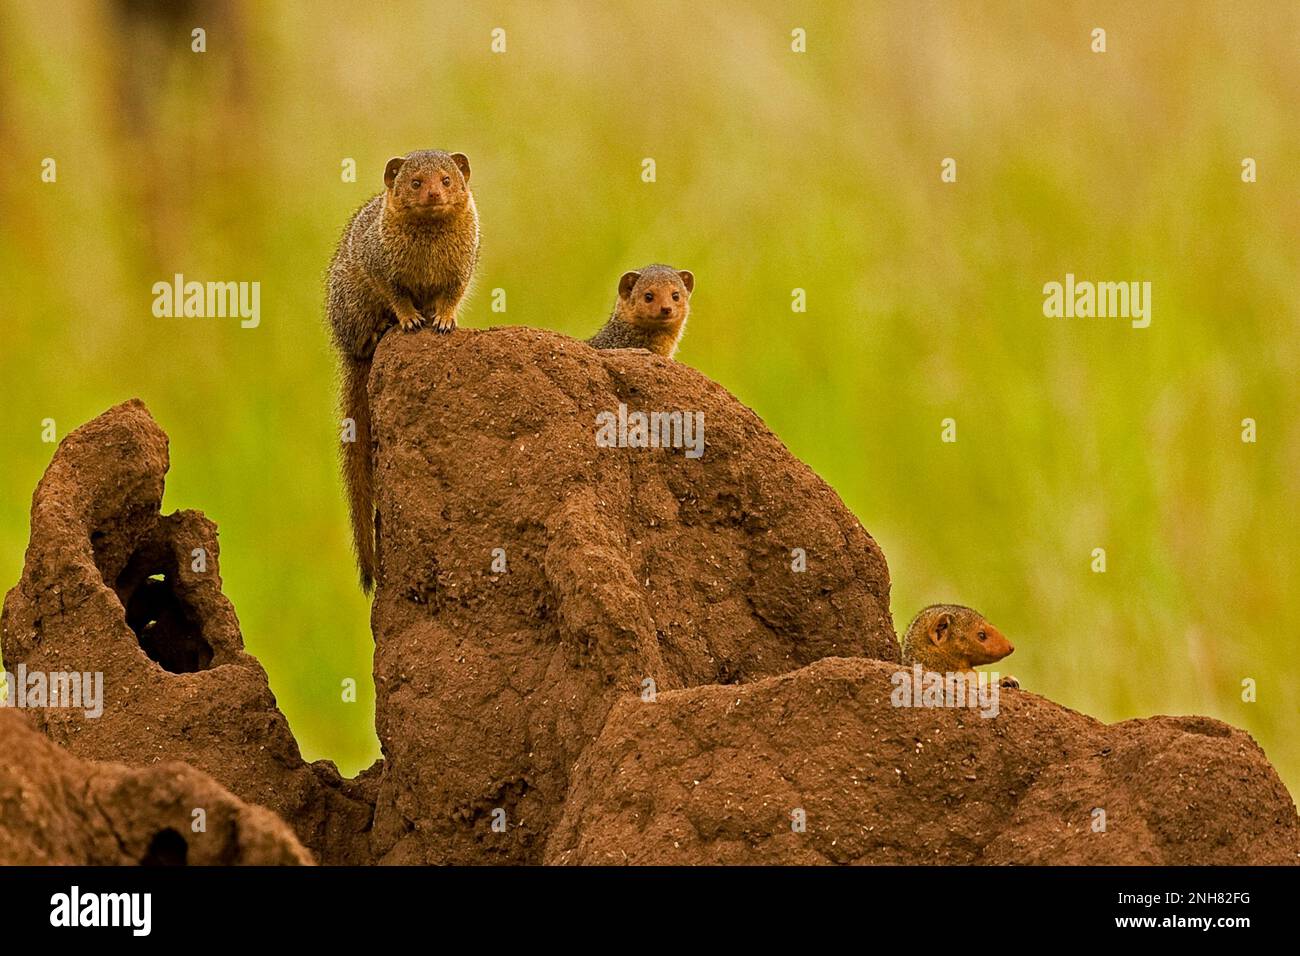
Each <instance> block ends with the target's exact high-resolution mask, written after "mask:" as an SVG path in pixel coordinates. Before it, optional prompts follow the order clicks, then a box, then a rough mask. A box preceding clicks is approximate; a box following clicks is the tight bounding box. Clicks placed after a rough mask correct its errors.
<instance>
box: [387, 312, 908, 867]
mask: <svg viewBox="0 0 1300 956" xmlns="http://www.w3.org/2000/svg"><path fill="white" fill-rule="evenodd" d="M370 388H371V395H372V403H373V408H374V419H375V436H376V444H377V471H376V483H377V489H378V490H377V505H378V510H379V514H380V519H381V520H380V526H381V528H382V534H381V536H380V542H379V545H380V547H379V568H380V574H379V587H378V594H377V598H376V601H375V608H374V616H373V625H374V632H375V634H376V637H377V642H378V646H377V649H376V657H375V677H376V683H377V688H376V692H377V697H378V702H377V711H378V718H377V719H378V730H379V737H380V740H381V741H382V743H383V746H384V755H385V760H386V772H385V777H384V783H383V786H382V788H381V794H380V802H379V806H378V807H377V810H376V817H375V831H376V835H377V837H378V842H379V845H378V847H377V850H378V851H379V852H382V853H386V854H387V857H386V858H387V859H389V860H392V861H400V862H453V863H471V862H482V861H487V860H495V861H500V862H524V861H537V860H540V857H541V852H542V848H543V845H544V842H545V839H546V837H547V834H548V832H549V830H550V828H551V825H552V823H553V822H554V821H555V819H557V817H558V815H559V811H560V808H561V805H562V803H563V801H564V795H565V793H566V791H567V789H568V782H569V781H568V778H569V770H570V768H571V767H572V765H573V762H574V761H575V760H576V759H577V757H578V755H579V754H580V753H581V752H582V749H583V747H584V746H586V744H587V742H588V741H589V740H590V739H591V738H593V737H594V736H595V735H596V734H597V733H599V732H600V729H601V727H602V726H603V724H604V720H605V715H606V712H607V711H608V710H609V707H610V706H611V705H612V704H613V702H614V701H615V700H616V699H618V698H619V697H621V696H626V695H628V694H636V693H638V692H639V691H641V689H642V688H643V687H644V686H645V685H644V682H645V681H647V680H653V681H654V684H655V685H656V686H657V688H658V689H659V690H661V691H662V690H665V689H668V688H679V687H690V686H694V685H698V684H715V683H721V684H733V683H738V682H741V681H751V680H757V679H760V678H763V677H768V676H771V675H774V674H780V673H784V672H786V671H789V670H793V669H794V668H797V667H800V666H802V665H804V664H807V663H809V662H811V661H814V660H817V659H819V658H822V657H826V656H829V655H836V656H850V655H869V656H872V657H879V658H886V659H896V658H897V654H898V651H897V644H896V639H895V636H894V632H893V628H892V625H891V623H890V620H889V616H888V614H887V608H888V605H889V575H888V571H887V569H886V567H885V561H884V557H883V556H882V555H881V553H880V549H879V548H878V547H877V546H876V543H875V542H874V541H873V540H872V539H871V537H870V536H869V535H868V534H867V533H866V532H865V531H864V530H863V529H862V527H861V525H859V523H858V521H857V519H856V518H855V517H854V516H853V515H852V514H851V513H850V512H849V511H848V509H847V508H845V507H844V505H843V503H842V502H841V501H840V499H839V498H838V497H837V496H836V494H835V492H834V491H832V490H831V489H830V488H829V487H828V486H827V485H826V484H825V482H823V481H822V480H821V479H820V478H818V477H817V476H816V475H815V474H813V472H812V471H810V470H809V469H808V467H807V466H806V465H804V464H803V463H801V462H800V461H798V460H797V459H795V458H794V457H793V456H792V455H791V454H790V452H789V451H787V450H786V448H785V446H784V445H782V444H781V442H780V441H779V440H778V439H777V438H776V437H775V436H774V435H773V434H772V433H771V432H770V431H769V430H768V429H767V428H766V427H765V426H764V425H763V423H762V422H761V421H760V420H759V418H758V417H757V416H756V415H755V414H754V413H753V412H751V411H750V410H749V409H747V408H745V407H744V406H743V405H741V404H740V403H739V402H737V401H736V400H735V399H734V398H733V397H732V396H731V395H730V394H729V393H728V392H727V391H726V390H725V389H723V388H721V387H720V386H718V385H716V384H715V383H713V382H711V381H709V380H708V379H706V378H705V377H704V376H702V375H700V374H699V373H698V372H696V371H694V370H693V369H690V368H688V367H686V366H684V365H679V364H676V363H674V362H670V361H667V360H665V359H661V358H659V357H657V356H650V355H642V354H628V353H624V352H597V351H595V350H593V349H591V348H590V347H588V346H586V345H584V344H582V343H580V342H576V341H574V340H572V339H568V338H565V337H563V336H560V335H555V334H553V333H548V332H539V331H535V330H532V329H523V328H514V329H494V330H491V331H487V332H472V331H461V332H457V333H455V334H454V335H452V336H450V337H440V336H438V335H436V334H435V333H433V332H427V333H417V334H413V335H389V336H387V337H385V339H384V340H383V342H382V343H381V344H380V347H379V351H378V354H377V356H376V361H375V367H374V371H373V373H372V376H371V380H370ZM620 403H622V404H624V405H626V406H627V411H628V414H630V413H632V412H638V411H641V412H647V413H649V412H673V411H690V412H703V413H704V423H705V437H706V443H705V446H704V452H703V455H702V456H699V457H688V456H687V455H686V454H685V449H684V448H675V449H665V448H628V447H624V448H619V447H613V448H611V447H600V446H598V444H597V441H596V433H597V415H598V414H599V413H601V412H608V413H611V414H613V415H615V416H617V415H618V411H619V405H620ZM669 437H670V438H671V437H672V435H671V434H670V436H669ZM796 548H799V549H803V553H804V554H805V555H806V561H807V569H806V570H804V571H801V572H796V571H795V570H793V568H792V564H793V562H794V560H795V559H794V558H793V557H792V551H793V549H796ZM495 549H501V552H504V556H505V561H506V566H507V570H506V572H505V573H495V572H494V570H493V566H492V565H493V557H494V551H495ZM497 554H498V555H500V552H497ZM502 814H504V816H502ZM494 820H495V821H496V822H497V823H498V826H500V824H501V822H502V821H503V820H504V823H505V825H506V829H505V832H499V831H498V830H493V828H492V825H493V822H494Z"/></svg>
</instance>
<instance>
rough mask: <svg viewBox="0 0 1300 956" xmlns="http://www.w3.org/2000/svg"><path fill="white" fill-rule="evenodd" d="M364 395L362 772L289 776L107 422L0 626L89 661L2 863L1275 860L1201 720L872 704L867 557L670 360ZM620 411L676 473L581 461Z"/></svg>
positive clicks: (887, 693)
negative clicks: (370, 751) (376, 746)
mask: <svg viewBox="0 0 1300 956" xmlns="http://www.w3.org/2000/svg"><path fill="white" fill-rule="evenodd" d="M370 392H371V400H372V406H373V418H374V436H375V445H374V448H373V452H374V455H375V464H376V493H377V498H376V505H377V508H378V527H379V532H380V533H379V536H378V543H379V551H378V556H379V580H378V589H377V593H376V598H375V604H374V609H373V613H372V628H373V632H374V636H375V641H376V646H375V671H374V675H375V683H376V694H377V710H376V722H377V731H378V734H379V739H380V742H381V745H382V748H383V753H384V760H383V761H381V762H379V763H377V764H376V765H375V766H374V767H372V768H371V769H370V770H368V771H366V772H365V773H364V774H362V775H360V776H359V777H357V778H355V779H353V780H345V779H343V778H341V777H340V776H339V774H338V772H337V771H336V769H335V768H334V766H333V764H331V763H329V762H327V761H321V762H317V763H314V764H309V763H307V762H305V761H304V760H303V759H302V756H301V754H300V751H299V749H298V746H297V743H296V742H295V740H294V738H293V736H292V734H291V732H290V729H289V726H288V724H287V722H286V721H285V719H284V717H283V715H282V714H281V713H280V711H279V709H278V708H277V706H276V702H275V698H274V696H273V695H272V693H271V691H270V688H269V685H268V682H267V677H266V674H265V672H264V671H263V669H262V667H261V665H260V664H259V663H258V662H257V661H256V660H255V659H254V658H252V657H251V656H250V655H248V654H247V653H246V652H245V651H244V647H243V640H242V638H241V636H240V633H239V626H238V622H237V620H236V617H235V612H234V609H233V608H232V607H231V605H230V603H229V601H228V600H227V599H226V598H225V596H224V595H223V594H222V590H221V578H220V574H219V572H218V558H219V554H218V548H217V534H216V528H215V526H214V525H213V524H212V522H210V521H209V520H208V519H207V518H205V517H204V516H203V515H202V514H200V513H198V512H193V511H182V512H177V513H174V514H170V515H162V514H161V513H160V503H161V500H162V491H163V480H164V477H165V474H166V471H167V467H168V450H167V438H166V436H165V435H164V434H163V432H162V430H161V429H160V428H159V427H158V425H157V424H156V423H155V422H154V421H153V419H152V418H151V417H150V415H149V413H148V411H147V410H146V409H145V407H144V405H143V404H141V403H140V402H138V401H132V402H127V403H125V404H123V405H119V406H117V407H115V408H112V409H110V410H109V411H108V412H106V413H104V414H103V415H101V416H100V417H99V418H97V419H95V420H94V421H92V422H90V423H88V424H86V425H85V426H83V427H82V428H79V429H77V430H76V431H75V432H73V433H72V434H70V435H69V436H68V437H67V438H66V439H64V441H63V443H62V444H61V445H60V446H59V448H58V450H57V451H56V452H55V455H54V458H53V460H52V461H51V463H50V466H49V468H48V470H47V472H46V474H45V476H44V477H43V478H42V480H41V482H40V484H39V485H38V487H37V489H36V493H35V495H34V497H33V502H32V533H31V541H30V544H29V547H28V551H27V555H26V563H25V566H24V569H23V574H22V578H21V580H20V581H19V583H18V585H17V586H16V587H14V588H13V589H12V590H11V591H10V592H9V594H8V596H7V597H6V600H5V605H4V610H3V614H2V615H0V639H2V641H3V654H4V662H5V667H6V669H7V670H9V671H15V670H16V669H17V668H18V667H19V666H23V667H25V668H27V669H28V670H29V671H77V672H95V671H99V672H102V673H103V675H104V713H103V715H102V716H100V717H98V718H93V717H87V716H86V715H85V714H83V713H82V712H80V711H79V710H75V709H54V708H48V709H43V708H40V707H36V708H29V709H27V710H24V711H20V712H17V713H13V712H6V711H3V710H0V758H2V759H0V863H16V862H122V863H129V862H141V861H146V860H147V861H148V862H175V861H176V857H177V856H178V854H180V853H181V852H182V849H183V850H184V853H185V855H186V857H187V860H188V862H192V863H197V862H213V863H233V862H250V863H252V862H305V861H307V860H308V859H309V857H308V856H307V853H306V850H304V847H305V848H306V849H307V850H310V851H311V853H312V854H314V855H315V858H316V860H318V861H319V862H323V863H372V862H377V863H542V862H545V863H552V864H586V863H826V862H834V863H1054V864H1056V863H1125V864H1134V863H1228V864H1233V863H1240V864H1252V863H1253V864H1259V863H1295V862H1297V854H1298V853H1300V821H1298V818H1297V815H1296V809H1295V805H1294V803H1293V802H1292V800H1291V797H1290V795H1289V794H1288V793H1287V791H1286V789H1285V788H1284V787H1283V785H1282V783H1281V781H1280V780H1279V778H1278V776H1277V774H1276V772H1275V771H1274V770H1273V768H1272V767H1271V766H1270V765H1269V763H1268V761H1267V759H1266V758H1265V756H1264V754H1263V752H1262V751H1261V750H1260V748H1259V747H1258V746H1257V745H1256V744H1255V743H1254V741H1253V740H1251V738H1250V737H1249V736H1248V735H1247V734H1245V733H1243V732H1242V731H1239V730H1236V729H1234V728H1232V727H1229V726H1227V725H1225V724H1222V723H1219V722H1217V721H1214V720H1209V719H1206V718H1200V717H1181V718H1174V717H1154V718H1150V719H1146V720H1133V721H1127V722H1124V723H1120V724H1115V725H1110V726H1107V725H1103V724H1101V723H1099V722H1097V721H1095V720H1093V719H1092V718H1089V717H1086V716H1083V715H1081V714H1078V713H1075V712H1073V711H1071V710H1068V709H1067V708H1064V707H1061V706H1060V705H1057V704H1054V703H1052V702H1051V701H1048V700H1046V699H1044V698H1041V697H1038V696H1036V695H1034V694H1032V693H1028V692H1025V691H1019V690H1014V689H1002V690H1001V691H1000V700H999V712H998V714H997V716H996V717H993V718H990V719H985V718H982V717H980V716H979V714H978V713H977V712H974V711H972V710H969V709H943V708H911V707H896V706H893V704H892V703H891V692H892V691H893V689H894V684H893V683H892V681H891V677H892V675H894V674H895V672H896V671H898V669H899V667H900V665H899V664H898V663H897V662H898V649H897V643H896V638H895V634H894V631H893V628H892V625H891V623H890V619H889V615H888V613H887V609H888V606H889V575H888V570H887V568H886V565H885V560H884V557H883V555H882V554H881V552H880V549H879V548H878V547H877V546H876V543H875V542H874V541H873V540H872V538H871V537H870V535H868V534H867V532H866V531H864V530H863V528H862V527H861V525H860V524H859V523H858V521H857V520H856V518H854V516H853V515H852V514H851V513H850V512H849V511H848V510H847V509H846V508H845V507H844V505H843V504H842V503H841V502H840V500H839V498H838V497H837V496H836V495H835V493H834V492H833V491H832V490H831V489H830V488H829V487H828V486H827V485H826V484H825V483H824V482H822V481H821V480H820V479H819V478H818V477H817V476H816V475H815V474H813V473H812V472H811V471H810V470H809V469H808V468H807V467H806V466H804V465H803V464H802V463H800V462H799V461H798V460H796V459H795V458H794V457H793V456H792V455H791V454H790V453H789V452H788V451H787V450H786V448H785V447H784V446H783V445H782V444H781V442H780V441H779V440H778V439H777V438H776V437H775V436H773V435H772V433H771V432H770V431H769V430H768V429H767V428H766V427H765V426H764V425H763V423H762V422H761V421H760V420H759V419H758V417H757V416H755V415H754V414H753V412H751V411H750V410H748V409H747V408H745V407H744V406H743V405H741V404H740V403H739V402H737V401H736V400H735V399H734V398H733V397H732V396H731V395H730V394H728V393H727V392H726V391H725V390H724V389H722V388H721V387H720V386H718V385H716V384H714V383H713V382H710V381H709V380H708V379H706V378H704V377H703V376H701V375H700V374H698V373H697V372H695V371H693V370H691V369H689V368H687V367H685V366H682V365H678V364H674V363H672V362H670V361H668V360H665V359H662V358H659V357H656V356H651V355H644V354H637V353H629V352H598V351H595V350H593V349H591V348H589V347H588V346H586V345H584V344H582V343H579V342H576V341H573V340H570V339H566V338H564V337H562V336H558V335H554V334H550V333H545V332H538V331H534V330H529V329H496V330H488V331H464V330H462V331H458V332H456V333H454V334H452V335H451V336H438V335H436V334H434V333H433V332H419V333H415V334H390V335H388V336H386V337H385V339H384V340H383V342H381V344H380V347H379V350H378V351H377V353H376V357H375V364H374V368H373V372H372V375H371V379H370ZM620 404H622V405H625V406H626V407H627V411H628V413H631V412H637V411H644V412H653V411H658V412H673V411H689V412H693V413H699V412H703V413H704V421H705V438H706V442H705V448H704V454H703V455H702V456H700V457H698V458H695V457H688V456H687V455H686V454H685V449H683V448H668V449H663V448H628V447H601V446H600V445H599V444H598V443H597V441H596V434H597V430H598V425H597V416H598V415H599V414H600V413H602V412H608V413H613V414H615V415H617V414H618V410H619V405H620ZM339 557H340V560H343V556H342V555H340V556H339ZM36 732H39V733H40V734H43V735H44V737H45V738H46V739H45V740H42V739H41V738H40V736H38V735H37V733H36ZM205 775H206V776H205ZM223 788H224V789H223ZM227 791H228V792H227ZM196 806H203V807H205V808H206V809H207V812H208V833H209V834H212V836H211V837H206V836H201V837H194V836H191V835H189V826H190V820H191V814H192V810H193V809H194V808H195V807H196ZM260 808H267V809H266V810H262V809H260ZM267 811H271V812H267ZM1098 811H1104V813H1105V828H1104V830H1102V829H1098V828H1097V823H1098V820H1099V817H1098ZM272 813H273V814H275V815H278V816H279V818H281V819H282V820H283V821H286V822H287V826H289V827H291V828H292V832H293V833H294V834H296V837H297V842H296V843H295V842H294V840H293V838H292V837H291V836H289V831H288V830H287V829H285V828H284V826H283V825H281V824H279V823H278V821H277V820H276V817H275V816H273V815H272ZM214 820H215V821H216V824H217V825H216V826H215V827H214ZM796 820H801V821H802V823H803V826H802V829H800V828H797V827H793V826H792V823H793V822H795V821H796ZM173 831H174V832H173ZM178 839H179V840H183V841H184V842H183V843H178V842H177V840H178ZM299 844H301V845H299Z"/></svg>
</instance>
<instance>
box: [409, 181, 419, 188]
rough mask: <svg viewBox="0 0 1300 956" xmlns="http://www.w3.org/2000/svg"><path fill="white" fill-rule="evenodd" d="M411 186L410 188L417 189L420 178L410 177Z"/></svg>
mask: <svg viewBox="0 0 1300 956" xmlns="http://www.w3.org/2000/svg"><path fill="white" fill-rule="evenodd" d="M411 188H412V189H419V188H420V180H418V179H412V180H411Z"/></svg>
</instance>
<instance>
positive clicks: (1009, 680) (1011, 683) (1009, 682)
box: [998, 674, 1020, 690]
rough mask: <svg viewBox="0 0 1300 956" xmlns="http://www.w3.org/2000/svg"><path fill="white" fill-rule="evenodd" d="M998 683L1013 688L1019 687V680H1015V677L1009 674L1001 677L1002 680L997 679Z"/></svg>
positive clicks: (1017, 688)
mask: <svg viewBox="0 0 1300 956" xmlns="http://www.w3.org/2000/svg"><path fill="white" fill-rule="evenodd" d="M998 683H999V684H1001V685H1002V686H1003V687H1010V688H1012V689H1013V690H1019V689H1020V681H1018V680H1016V678H1014V677H1012V676H1011V675H1010V674H1008V675H1007V676H1006V677H1004V678H1002V680H1000V681H998Z"/></svg>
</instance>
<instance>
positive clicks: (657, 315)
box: [618, 265, 695, 332]
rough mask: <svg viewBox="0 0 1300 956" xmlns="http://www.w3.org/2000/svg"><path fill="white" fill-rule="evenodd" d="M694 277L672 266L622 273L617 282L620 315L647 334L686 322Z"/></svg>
mask: <svg viewBox="0 0 1300 956" xmlns="http://www.w3.org/2000/svg"><path fill="white" fill-rule="evenodd" d="M694 289H695V276H693V275H692V274H691V273H689V272H687V271H685V270H681V271H678V270H677V269H674V268H672V267H671V266H660V265H650V266H646V267H645V268H644V269H641V270H640V271H638V272H625V273H623V278H621V279H619V280H618V298H619V303H620V304H621V306H622V309H621V310H620V311H621V312H622V313H623V316H624V317H625V318H626V319H627V321H628V322H630V323H631V324H632V325H634V326H636V327H637V328H639V329H643V330H644V331H646V332H658V331H662V330H664V329H670V328H675V327H677V326H680V325H681V324H682V323H683V322H685V321H686V316H687V314H688V313H689V312H690V308H691V305H690V303H691V292H693V291H694Z"/></svg>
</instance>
